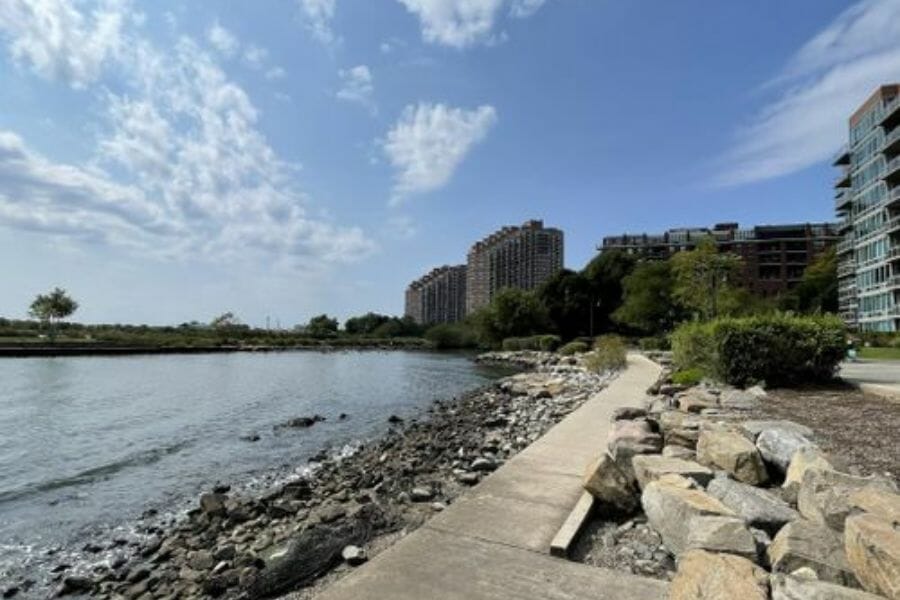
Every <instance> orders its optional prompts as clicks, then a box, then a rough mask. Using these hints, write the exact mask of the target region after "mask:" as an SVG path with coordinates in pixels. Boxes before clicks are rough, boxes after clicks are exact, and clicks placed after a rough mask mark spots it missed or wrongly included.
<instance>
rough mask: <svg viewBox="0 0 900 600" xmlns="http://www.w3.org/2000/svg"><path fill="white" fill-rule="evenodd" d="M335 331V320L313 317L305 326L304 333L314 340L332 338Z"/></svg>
mask: <svg viewBox="0 0 900 600" xmlns="http://www.w3.org/2000/svg"><path fill="white" fill-rule="evenodd" d="M337 330H338V322H337V319H332V318H331V317H329V316H328V315H319V316H317V317H313V318H312V319H310V320H309V323H308V324H307V325H306V333H307V334H309V335H310V336H312V337H316V338H324V337H334V336H335V335H337Z"/></svg>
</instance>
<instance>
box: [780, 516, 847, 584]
mask: <svg viewBox="0 0 900 600" xmlns="http://www.w3.org/2000/svg"><path fill="white" fill-rule="evenodd" d="M768 555H769V563H770V564H771V565H772V572H773V573H793V572H794V571H796V570H797V569H801V568H803V567H808V568H810V569H812V570H813V571H814V572H815V574H816V577H818V578H819V579H820V580H822V581H828V582H831V583H836V584H838V585H849V586H851V587H854V586H856V584H857V582H856V577H855V576H854V575H853V571H852V569H851V568H850V563H848V562H847V557H846V556H845V555H844V544H843V540H842V539H841V536H840V534H838V533H836V532H834V531H832V530H831V529H829V528H828V527H825V526H824V525H820V524H818V523H813V522H812V521H807V520H806V519H798V520H796V521H791V522H790V523H788V524H787V525H785V526H784V527H782V528H781V531H779V532H778V535H776V536H775V539H774V540H772V544H771V545H770V546H769V550H768Z"/></svg>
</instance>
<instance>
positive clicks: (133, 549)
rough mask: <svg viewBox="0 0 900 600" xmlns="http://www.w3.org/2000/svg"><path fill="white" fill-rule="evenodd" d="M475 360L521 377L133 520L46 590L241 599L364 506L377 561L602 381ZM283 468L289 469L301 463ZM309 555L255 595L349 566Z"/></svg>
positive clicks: (310, 587) (559, 366)
mask: <svg viewBox="0 0 900 600" xmlns="http://www.w3.org/2000/svg"><path fill="white" fill-rule="evenodd" d="M523 356H524V357H525V358H524V360H523V359H522V357H523ZM478 362H483V363H496V364H503V365H507V366H509V365H515V366H518V367H520V368H523V367H524V366H525V365H526V364H527V365H529V366H530V367H531V368H532V370H530V371H527V372H523V373H519V374H516V375H512V376H509V377H504V378H501V379H499V380H497V381H495V382H493V383H491V384H488V385H486V386H482V387H481V388H478V389H476V390H474V391H472V392H469V393H466V394H463V395H461V396H459V397H457V398H454V399H452V400H440V401H436V402H435V403H434V404H433V405H432V406H431V407H430V408H429V409H428V410H427V413H426V414H424V415H423V417H422V418H421V419H410V420H409V421H407V422H402V420H399V419H397V420H393V427H392V429H391V430H390V431H389V432H388V433H387V434H385V435H383V436H380V437H376V438H375V439H372V440H370V441H368V442H367V443H365V444H363V445H361V446H359V447H358V448H357V449H356V450H355V452H353V453H351V454H348V455H344V456H342V457H337V456H327V455H324V454H323V453H322V452H320V454H319V455H318V456H316V457H315V459H317V460H318V461H319V462H315V463H311V464H310V469H309V472H308V474H307V475H305V476H295V477H293V478H289V479H287V480H285V479H282V480H281V481H280V482H278V483H276V484H274V485H272V486H269V487H268V489H267V488H266V486H260V487H258V488H254V489H249V490H244V491H242V492H238V493H235V492H234V491H232V488H231V486H228V485H221V486H216V487H215V489H214V490H212V491H210V492H207V493H205V494H203V495H202V496H201V506H202V508H201V507H197V505H196V504H195V505H194V506H195V508H192V509H190V510H189V511H187V513H186V514H182V515H180V517H178V518H176V519H174V520H173V521H171V522H169V523H159V522H155V523H154V522H153V521H152V519H151V520H145V521H142V522H139V523H138V525H137V527H136V531H137V532H139V533H141V534H143V535H144V536H145V539H144V540H143V541H142V542H140V543H135V542H127V543H123V542H122V540H108V541H107V542H108V543H106V544H102V545H99V546H98V547H95V548H91V549H98V550H100V549H102V551H101V552H98V553H97V554H94V555H93V557H91V556H87V557H86V559H87V560H86V561H85V562H83V563H79V564H77V565H76V566H75V567H73V568H71V569H66V570H63V571H61V572H59V573H58V574H57V576H56V577H55V583H54V584H53V585H54V587H55V588H56V591H57V593H59V592H63V593H72V594H74V593H80V594H87V593H90V594H92V595H94V596H96V597H112V596H125V597H127V598H138V597H140V596H141V595H142V594H145V593H147V592H148V591H150V592H151V593H152V595H153V596H154V597H161V596H167V595H171V596H172V597H175V596H179V595H180V596H182V597H183V596H185V595H188V596H195V595H207V596H220V597H242V595H243V594H245V593H246V591H247V590H248V589H253V586H254V582H256V581H259V580H260V579H261V577H260V574H261V573H265V574H266V575H268V574H270V573H272V572H275V571H277V570H278V569H277V568H276V566H277V565H278V564H279V561H280V560H282V559H283V558H284V557H281V558H279V554H280V553H283V552H284V550H285V549H286V548H289V547H291V546H292V545H296V543H297V540H298V539H299V538H302V537H303V536H304V535H309V533H310V532H315V531H319V532H323V531H325V532H335V531H339V530H341V527H344V526H345V525H346V524H348V523H353V522H356V521H358V520H359V519H360V518H362V517H361V515H364V514H365V513H366V512H367V511H369V509H370V508H372V507H377V513H378V518H377V519H374V520H372V519H371V514H369V515H366V518H367V519H369V520H370V521H372V523H371V526H370V527H369V529H370V533H369V534H368V535H367V536H366V539H365V540H361V541H360V545H361V547H362V548H363V549H364V550H369V551H370V552H371V553H377V552H378V551H379V550H380V549H382V548H383V547H386V546H387V545H390V543H392V541H394V540H396V539H398V538H399V537H402V536H403V535H405V534H406V533H408V532H410V531H412V530H414V529H416V528H417V527H418V526H419V525H421V524H422V523H424V522H425V521H426V520H427V519H428V518H429V517H430V516H431V515H433V514H436V513H437V512H440V511H441V510H443V508H445V507H446V506H447V505H449V504H450V503H452V502H453V501H454V500H455V499H456V498H457V497H458V496H459V495H460V494H462V493H463V492H464V491H465V490H466V489H467V488H469V487H471V486H472V485H477V483H478V482H479V481H480V479H481V478H482V477H483V476H484V475H485V474H487V473H489V472H491V471H493V470H494V469H496V468H497V467H499V466H500V465H501V464H503V463H504V462H505V461H506V460H507V459H508V458H510V457H511V456H513V455H515V454H516V453H518V452H519V451H520V450H522V449H524V448H525V447H527V446H528V445H530V444H531V443H532V442H533V441H534V440H536V439H537V438H538V437H540V436H541V435H542V434H543V433H544V432H545V431H546V430H547V429H549V428H550V427H552V426H553V425H554V424H556V423H557V422H559V421H560V420H561V419H562V418H563V417H565V416H566V415H567V414H569V413H570V412H571V411H573V410H575V409H576V408H578V407H579V406H580V405H581V404H582V403H583V402H584V401H585V400H587V399H588V398H589V397H590V396H591V395H592V394H593V393H595V392H596V391H598V390H599V389H601V388H602V387H604V386H605V385H606V384H607V383H608V381H609V379H610V377H609V376H600V375H595V374H591V373H588V372H587V371H585V370H584V369H582V368H581V367H579V366H576V365H574V364H570V363H574V362H575V361H572V360H570V359H567V358H561V357H557V356H555V355H552V354H549V353H515V354H511V353H500V354H494V355H486V356H485V357H480V359H479V360H478ZM295 467H296V468H295V469H294V471H293V472H298V471H300V469H301V467H303V465H295ZM89 545H90V544H89ZM86 547H87V546H86ZM342 547H343V546H342ZM341 549H342V548H339V549H338V553H339V552H340V550H341ZM329 552H331V554H332V555H329ZM317 554H321V555H323V556H326V557H327V563H328V564H327V565H323V567H322V571H320V572H317V573H315V576H314V577H311V578H308V580H305V581H295V582H292V583H284V582H282V583H280V584H278V585H275V586H274V587H272V588H271V589H272V590H276V589H277V590H278V591H277V592H272V593H267V594H265V595H268V596H274V595H278V594H281V593H288V592H290V591H291V590H294V589H298V588H301V591H300V592H299V595H297V596H296V597H298V598H301V597H302V598H308V597H310V594H313V593H315V591H316V590H318V589H319V588H320V587H321V586H324V585H327V584H328V582H329V581H330V580H332V579H333V578H335V577H337V576H339V575H340V574H341V572H342V571H343V570H346V569H350V568H352V567H350V566H347V565H346V564H344V565H340V564H339V565H338V566H337V569H336V570H335V569H333V567H334V566H335V565H334V563H335V562H337V563H340V556H339V555H338V556H337V557H336V560H335V556H333V549H332V550H328V551H325V550H323V551H322V552H317ZM326 567H327V568H326ZM270 583H271V582H270ZM257 585H258V584H257ZM22 591H23V592H25V593H26V594H27V591H28V590H27V589H24V588H23V589H22ZM35 591H36V588H35ZM255 595H259V594H255ZM19 597H28V596H27V595H21V596H19Z"/></svg>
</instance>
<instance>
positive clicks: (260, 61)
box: [244, 44, 269, 70]
mask: <svg viewBox="0 0 900 600" xmlns="http://www.w3.org/2000/svg"><path fill="white" fill-rule="evenodd" d="M267 58H269V51H268V50H266V49H265V48H260V47H259V46H255V45H253V44H248V45H247V48H246V49H245V50H244V62H246V63H247V64H248V65H249V66H250V67H251V68H253V69H256V70H259V69H261V68H263V66H264V65H265V62H266V59H267Z"/></svg>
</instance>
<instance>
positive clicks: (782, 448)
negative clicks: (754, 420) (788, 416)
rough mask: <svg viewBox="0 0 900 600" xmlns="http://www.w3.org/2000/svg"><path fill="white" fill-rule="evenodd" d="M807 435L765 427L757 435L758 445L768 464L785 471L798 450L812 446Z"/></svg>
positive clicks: (782, 471)
mask: <svg viewBox="0 0 900 600" xmlns="http://www.w3.org/2000/svg"><path fill="white" fill-rule="evenodd" d="M812 446H813V443H812V442H811V441H809V439H808V438H807V437H806V436H803V435H800V434H799V433H797V432H796V431H792V430H789V429H778V428H773V429H764V430H763V431H762V432H760V434H759V435H758V436H757V437H756V447H757V448H759V453H760V454H761V455H762V457H763V460H765V461H766V463H767V464H770V465H773V466H774V467H775V468H777V469H778V471H780V472H781V473H785V472H786V471H787V469H788V466H789V465H790V464H791V458H793V456H794V454H795V453H796V452H797V450H800V449H801V448H809V447H812Z"/></svg>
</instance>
